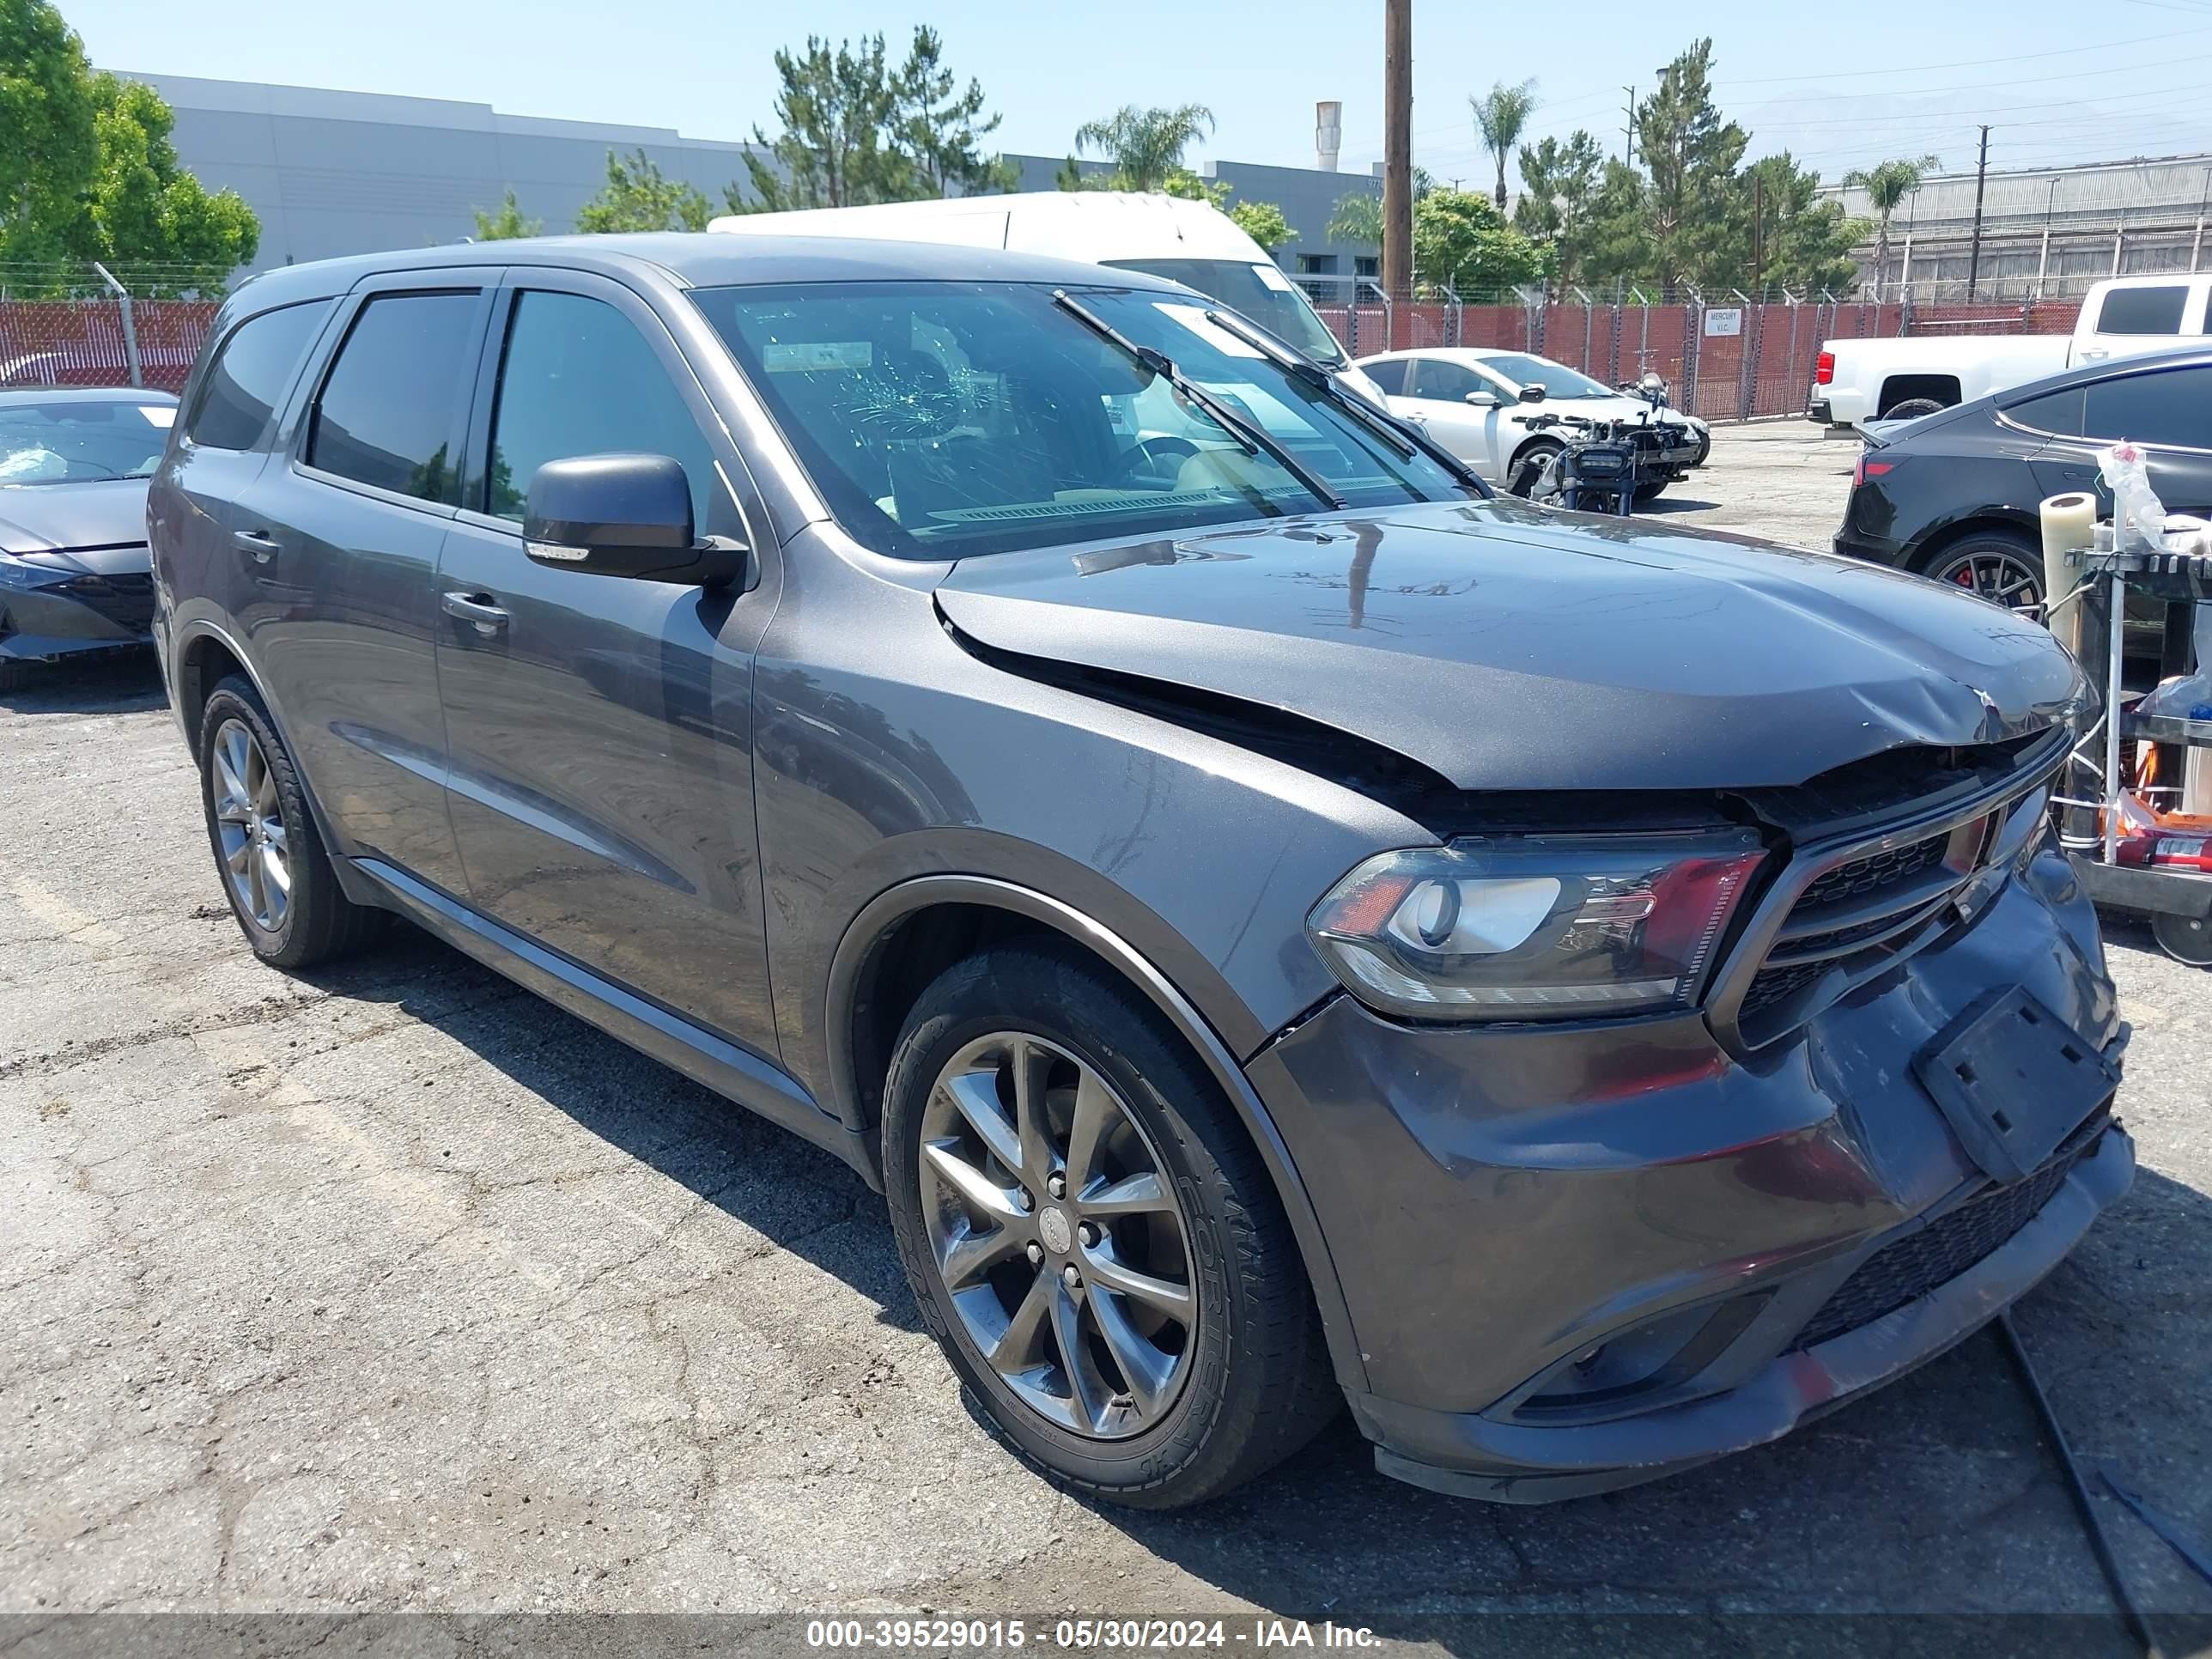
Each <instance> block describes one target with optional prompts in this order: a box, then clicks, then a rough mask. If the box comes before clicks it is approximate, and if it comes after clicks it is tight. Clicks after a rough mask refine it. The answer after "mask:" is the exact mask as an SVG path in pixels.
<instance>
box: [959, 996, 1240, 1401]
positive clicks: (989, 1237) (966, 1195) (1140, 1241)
mask: <svg viewBox="0 0 2212 1659" xmlns="http://www.w3.org/2000/svg"><path fill="white" fill-rule="evenodd" d="M917 1173H918V1175H919V1177H920V1182H921V1214H922V1216H923V1218H924V1219H925V1222H926V1225H927V1229H928V1236H929V1243H930V1249H931V1252H932V1255H933V1256H934V1258H935V1261H936V1264H937V1271H938V1274H939V1279H940V1280H941V1282H942V1285H943V1286H944V1289H945V1294H946V1296H947V1297H948V1299H949V1300H950V1302H951V1305H952V1308H953V1310H954V1312H955V1313H956V1314H957V1316H958V1318H959V1320H960V1322H961V1323H962V1325H963V1327H964V1328H965V1329H966V1332H967V1335H968V1337H969V1340H970V1341H971V1342H973V1343H974V1344H975V1350H976V1352H979V1353H980V1354H981V1355H982V1357H983V1358H984V1359H985V1360H986V1362H987V1364H989V1365H990V1367H991V1369H992V1370H994V1371H996V1372H997V1373H998V1375H999V1376H1000V1378H1001V1379H1003V1381H1004V1382H1005V1383H1006V1387H1007V1388H1008V1389H1010V1390H1011V1391H1012V1393H1013V1394H1014V1395H1015V1396H1016V1397H1017V1398H1018V1399H1019V1400H1021V1401H1023V1402H1024V1404H1026V1405H1027V1406H1029V1407H1030V1408H1031V1409H1032V1410H1034V1411H1036V1413H1038V1414H1039V1415H1040V1416H1042V1417H1043V1418H1045V1419H1047V1420H1048V1422H1050V1423H1052V1424H1054V1425H1057V1426H1058V1427H1060V1428H1062V1429H1066V1430H1069V1431H1073V1432H1074V1433H1076V1434H1079V1435H1083V1436H1086V1437H1091V1438H1094V1439H1098V1440H1117V1439H1121V1438H1125V1437H1128V1436H1131V1435H1134V1434H1138V1433H1140V1432H1141V1431H1144V1430H1145V1429H1146V1428H1147V1427H1149V1426H1151V1425H1153V1424H1155V1423H1157V1422H1158V1421H1159V1420H1160V1419H1161V1418H1162V1417H1163V1416H1164V1414H1165V1413H1167V1411H1168V1410H1169V1408H1170V1407H1172V1406H1173V1405H1174V1403H1175V1401H1176V1396H1177V1395H1178V1394H1179V1393H1180V1392H1181V1391H1182V1387H1183V1385H1184V1383H1185V1382H1186V1381H1187V1380H1188V1376H1189V1373H1190V1370H1191V1360H1192V1355H1193V1353H1194V1351H1195V1346H1196V1345H1195V1341H1194V1337H1195V1334H1196V1330H1197V1326H1198V1321H1199V1319H1200V1306H1199V1297H1198V1289H1197V1286H1196V1285H1195V1283H1194V1279H1193V1276H1192V1273H1191V1267H1190V1248H1189V1243H1188V1239H1189V1231H1188V1225H1187V1224H1186V1222H1185V1220H1184V1218H1183V1213H1182V1207H1181V1206H1180V1205H1179V1204H1178V1203H1177V1201H1176V1197H1175V1192H1174V1187H1173V1184H1172V1182H1170V1180H1169V1178H1168V1177H1167V1176H1166V1175H1165V1173H1164V1170H1163V1169H1162V1167H1161V1163H1160V1159H1159V1156H1158V1153H1157V1152H1155V1151H1154V1150H1153V1147H1152V1143H1151V1142H1150V1140H1148V1139H1146V1135H1145V1132H1144V1130H1143V1129H1142V1128H1141V1127H1139V1125H1138V1123H1137V1121H1136V1120H1135V1118H1134V1117H1133V1115H1131V1113H1130V1111H1129V1109H1128V1106H1127V1103H1125V1102H1124V1101H1123V1100H1122V1099H1121V1096H1120V1095H1118V1094H1117V1093H1116V1092H1115V1090H1114V1088H1113V1087H1112V1085H1109V1083H1108V1082H1107V1081H1106V1079H1104V1078H1103V1077H1102V1076H1100V1075H1099V1073H1097V1071H1095V1070H1094V1069H1092V1068H1091V1066H1088V1065H1086V1064H1085V1062H1084V1061H1083V1060H1079V1059H1078V1058H1077V1057H1076V1056H1075V1055H1074V1054H1072V1053H1071V1052H1069V1051H1068V1050H1067V1049H1066V1048H1061V1047H1060V1046H1059V1045H1057V1044H1055V1043H1052V1042H1047V1041H1045V1040H1044V1039H1043V1038H1042V1037H1038V1036H1031V1035H1030V1034H1027V1033H1023V1032H1012V1031H1008V1032H994V1033H993V1034H991V1035H989V1036H984V1037H981V1038H979V1039H977V1040H976V1041H975V1042H969V1043H968V1044H967V1045H966V1046H965V1047H963V1048H961V1049H960V1050H959V1052H958V1053H957V1054H954V1055H953V1057H952V1058H951V1060H950V1061H949V1062H948V1063H947V1064H946V1065H945V1067H944V1069H943V1070H942V1071H941V1072H940V1073H939V1074H938V1078H937V1080H936V1083H935V1085H934V1086H933V1088H932V1089H931V1091H930V1094H929V1097H928V1102H927V1105H926V1106H925V1108H924V1109H923V1114H922V1125H921V1158H920V1159H919V1160H918V1170H917Z"/></svg>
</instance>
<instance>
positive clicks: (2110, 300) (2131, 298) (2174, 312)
mask: <svg viewBox="0 0 2212 1659" xmlns="http://www.w3.org/2000/svg"><path fill="white" fill-rule="evenodd" d="M2188 303H2189V289H2188V286H2187V284H2185V283H2175V284H2174V285H2172V287H2170V288H2116V289H2109V290H2108V291H2107V292H2106V295H2105V303H2104V305H2103V307H2101V308H2100V310H2099V311H2098V313H2097V332H2098V333H2100V334H2179V333H2180V332H2181V312H2182V307H2185V305H2187V304H2188Z"/></svg>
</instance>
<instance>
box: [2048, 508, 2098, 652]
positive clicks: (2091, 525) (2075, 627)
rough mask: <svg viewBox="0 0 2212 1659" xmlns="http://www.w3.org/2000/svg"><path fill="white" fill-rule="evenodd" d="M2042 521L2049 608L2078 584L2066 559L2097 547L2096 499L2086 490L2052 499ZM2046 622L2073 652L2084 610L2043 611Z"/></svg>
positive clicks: (2076, 607)
mask: <svg viewBox="0 0 2212 1659" xmlns="http://www.w3.org/2000/svg"><path fill="white" fill-rule="evenodd" d="M2040 516H2041V518H2042V520H2043V599H2044V604H2045V605H2046V606H2048V605H2051V604H2053V603H2055V602H2056V601H2057V600H2058V599H2063V598H2064V597H2065V595H2066V593H2067V592H2068V591H2069V589H2070V588H2072V587H2073V586H2074V584H2075V580H2077V578H2075V576H2073V575H2072V574H2070V573H2069V571H2068V570H2067V568H2066V556H2067V555H2068V554H2069V553H2073V552H2078V551H2081V550H2085V549H2087V548H2089V547H2091V546H2093V545H2094V544H2095V542H2096V539H2097V498H2096V497H2095V496H2094V495H2090V494H2089V493H2088V492H2087V490H2075V491H2074V492H2073V493H2072V494H2070V495H2053V496H2051V498H2050V499H2049V500H2048V501H2045V502H2044V503H2043V506H2042V507H2041V509H2040ZM2043 614H2044V620H2045V622H2046V623H2049V624H2050V627H2051V632H2052V633H2054V634H2056V635H2057V636H2058V637H2059V638H2060V639H2061V640H2062V641H2064V642H2065V643H2066V645H2067V646H2068V647H2069V648H2070V647H2075V645H2077V643H2078V642H2079V640H2080V637H2081V605H2080V604H2079V603H2078V602H2077V603H2075V604H2073V605H2068V606H2067V607H2066V608H2065V609H2064V610H2063V611H2057V612H2053V611H2050V610H2048V609H2046V610H2045V611H2044V613H2043Z"/></svg>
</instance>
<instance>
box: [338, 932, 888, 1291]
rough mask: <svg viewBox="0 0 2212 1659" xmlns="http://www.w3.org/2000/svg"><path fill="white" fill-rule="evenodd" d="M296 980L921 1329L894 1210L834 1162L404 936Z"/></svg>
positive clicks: (452, 955) (478, 967)
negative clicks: (375, 1013)
mask: <svg viewBox="0 0 2212 1659" xmlns="http://www.w3.org/2000/svg"><path fill="white" fill-rule="evenodd" d="M298 977H299V978H300V979H301V980H302V981H304V982H306V983H308V984H311V985H313V986H315V987H318V988H319V989H322V990H325V991H328V992H330V993H331V994H333V995H337V996H343V997H346V998H349V999H351V1000H359V1001H363V1002H371V1003H381V1004H385V1005H386V1006H392V1007H394V1008H397V1009H398V1011H399V1012H403V1013H405V1014H407V1015H409V1016H410V1017H411V1018H416V1019H418V1020H420V1021H421V1022H422V1024H426V1025H428V1026H431V1027H433V1028H435V1029H436V1030H440V1031H441V1032H443V1033H445V1034H446V1035H447V1036H449V1037H451V1038H453V1040H454V1041H455V1042H459V1043H461V1044H463V1045H465V1047H466V1048H468V1049H469V1050H470V1052H471V1054H474V1055H475V1056H476V1058H477V1059H479V1060H483V1061H484V1062H485V1063H487V1064H489V1065H490V1066H494V1067H495V1068H496V1069H497V1070H499V1071H500V1072H501V1073H505V1074H506V1075H507V1077H508V1078H510V1079H513V1081H514V1082H515V1083H516V1084H517V1085H520V1086H521V1087H522V1088H524V1089H526V1090H528V1091H530V1092H531V1093H532V1094H533V1095H535V1096H537V1097H538V1098H539V1099H541V1100H543V1101H544V1102H545V1103H546V1104H547V1105H549V1106H551V1107H553V1108H554V1109H556V1110H558V1111H560V1112H562V1113H564V1114H566V1115H568V1117H569V1118H570V1119H572V1120H573V1121H574V1122H575V1123H576V1124H577V1125H578V1126H579V1127H581V1128H582V1129H584V1130H586V1132H587V1133H591V1134H592V1135H594V1136H596V1137H597V1138H598V1139H600V1140H602V1141H605V1143H606V1144H607V1145H609V1146H612V1147H615V1148H617V1150H619V1151H621V1152H625V1153H627V1154H629V1156H630V1157H632V1158H635V1159H637V1160H638V1161H639V1162H640V1163H641V1164H647V1165H648V1166H650V1167H651V1168H653V1169H654V1170H658V1171H659V1173H660V1174H662V1175H663V1176H666V1177H668V1178H669V1179H671V1180H672V1181H674V1182H678V1184H680V1185H681V1186H683V1187H684V1188H686V1189H688V1190H689V1191H690V1192H692V1193H694V1194H696V1195H698V1196H699V1197H701V1198H703V1199H705V1200H708V1202H710V1203H712V1204H714V1206H717V1207H718V1208H720V1209H721V1210H723V1211H725V1212H726V1213H728V1214H730V1215H731V1216H732V1217H734V1218H737V1219H738V1220H740V1221H742V1222H744V1224H745V1225H747V1226H748V1227H750V1228H752V1229H753V1230H755V1231H757V1232H758V1233H759V1234H760V1235H761V1236H762V1237H763V1239H765V1240H766V1241H767V1242H768V1243H771V1244H774V1245H775V1246H777V1247H779V1248H781V1249H790V1250H793V1251H795V1252H796V1253H797V1254H799V1255H800V1256H802V1257H804V1258H805V1260H806V1261H809V1262H811V1263H812V1264H813V1265H814V1266H816V1267H819V1268H821V1269H822V1270H823V1271H824V1272H825V1273H831V1274H834V1275H835V1276H836V1277H837V1278H838V1279H842V1280H843V1281H844V1282H845V1283H846V1284H847V1285H849V1286H850V1287H851V1288H852V1289H854V1290H855V1291H859V1292H860V1294H861V1295H862V1296H864V1297H867V1298H868V1299H869V1300H870V1301H871V1302H872V1304H874V1305H875V1307H876V1309H877V1310H878V1317H879V1318H880V1319H881V1320H882V1321H883V1322H884V1323H886V1324H889V1325H892V1326H895V1327H896V1328H899V1329H902V1330H909V1331H911V1330H919V1329H920V1328H921V1321H920V1319H919V1318H918V1317H917V1316H915V1312H914V1304H913V1301H912V1298H911V1297H910V1296H909V1294H908V1290H907V1286H906V1280H905V1277H904V1273H903V1270H902V1268H901V1267H900V1265H899V1261H898V1253H897V1250H896V1248H895V1246H894V1245H893V1243H892V1241H891V1234H890V1220H889V1218H888V1217H887V1215H886V1214H885V1212H884V1208H883V1203H882V1200H880V1199H879V1198H878V1197H877V1196H876V1195H875V1194H872V1193H871V1192H870V1191H869V1190H868V1188H867V1186H866V1182H862V1181H861V1180H860V1177H859V1176H856V1175H855V1174H854V1173H853V1171H852V1170H850V1169H848V1167H847V1166H846V1165H845V1164H843V1163H842V1162H841V1161H840V1160H839V1159H838V1158H836V1157H834V1156H833V1155H831V1154H830V1153H829V1152H824V1151H823V1150H822V1149H821V1148H819V1147H817V1146H812V1145H810V1144H809V1143H808V1142H806V1141H805V1140H803V1139H800V1138H799V1136H797V1135H795V1134H793V1133H790V1132H789V1131H787V1130H784V1129H781V1128H779V1127H776V1126H775V1125H774V1124H772V1123H770V1122H769V1121H767V1120H766V1119H764V1118H762V1117H759V1116H757V1115H754V1114H753V1113H751V1112H749V1111H747V1110H746V1109H744V1108H743V1107H742V1106H738V1105H737V1104H735V1103H732V1102H731V1101H728V1100H726V1099H724V1098H723V1097H721V1096H720V1095H718V1094H716V1093H715V1092H714V1091H713V1090H711V1089H708V1088H707V1087H705V1086H704V1085H701V1084H697V1083H694V1082H693V1081H691V1079H689V1078H687V1077H684V1076H683V1075H682V1074H681V1073H678V1072H675V1071H672V1070H671V1069H670V1068H669V1067H667V1066H663V1065H661V1064H660V1063H659V1061H658V1060H653V1059H651V1058H649V1057H647V1055H644V1054H640V1053H639V1052H638V1051H637V1050H635V1048H631V1047H629V1044H627V1043H624V1042H620V1041H618V1040H617V1039H616V1038H614V1037H611V1036H608V1035H607V1034H606V1033H605V1032H604V1031H601V1030H599V1029H598V1028H597V1027H596V1026H593V1025H591V1024H586V1022H585V1021H583V1020H581V1019H580V1018H577V1017H576V1016H574V1015H573V1014H570V1013H568V1012H565V1011H563V1010H562V1009H560V1008H557V1007H556V1006H554V1005H553V1004H552V1003H550V1002H548V1001H546V1000H544V998H542V997H539V996H538V995H536V994H533V993H532V992H529V991H526V990H524V989H523V988H522V987H520V986H517V985H515V984H513V982H511V981H508V980H507V979H506V978H504V977H502V976H501V975H498V974H496V973H494V972H493V971H492V970H491V969H489V968H486V967H484V966H483V965H482V964H481V963H477V962H476V961H475V960H474V959H472V958H471V957H468V956H465V955H464V954H463V953H462V952H461V951H457V950H455V949H453V947H452V946H450V945H447V944H445V943H444V942H442V941H441V940H439V939H434V938H432V937H431V936H430V935H429V934H428V933H423V932H422V930H420V929H419V928H416V927H411V926H409V925H406V924H404V923H400V924H397V925H395V926H394V927H392V930H391V932H390V933H389V934H388V935H387V936H386V939H384V941H383V942H381V943H380V944H379V945H377V946H376V947H375V948H374V949H372V950H370V951H367V952H365V953H364V954H362V955H361V956H358V957H351V958H349V959H348V960H346V961H345V962H343V963H337V964H334V965H332V966H330V967H327V968H323V969H312V970H309V971H307V972H304V973H301V975H299V976H298ZM733 1176H734V1177H738V1178H734V1179H733ZM848 1223H849V1224H851V1225H845V1224H848Z"/></svg>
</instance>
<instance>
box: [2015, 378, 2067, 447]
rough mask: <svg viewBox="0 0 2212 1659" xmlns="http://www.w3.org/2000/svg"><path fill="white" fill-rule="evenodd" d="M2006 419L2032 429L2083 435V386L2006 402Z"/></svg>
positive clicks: (2062, 434) (2064, 434)
mask: <svg viewBox="0 0 2212 1659" xmlns="http://www.w3.org/2000/svg"><path fill="white" fill-rule="evenodd" d="M2005 418H2006V419H2007V420H2008V421H2010V422H2012V423H2013V424H2014V425H2015V426H2024V427H2026V428H2028V429H2029V430H2030V431H2032V432H2048V433H2050V434H2051V435H2052V436H2054V437H2059V438H2078V437H2080V436H2081V387H2080V386H2069V387H2067V388H2066V390H2065V391H2063V392H2045V393H2044V394H2043V395H2042V396H2041V397H2040V398H2022V399H2021V401H2020V402H2018V403H2016V404H2008V405H2006V408H2005Z"/></svg>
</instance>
